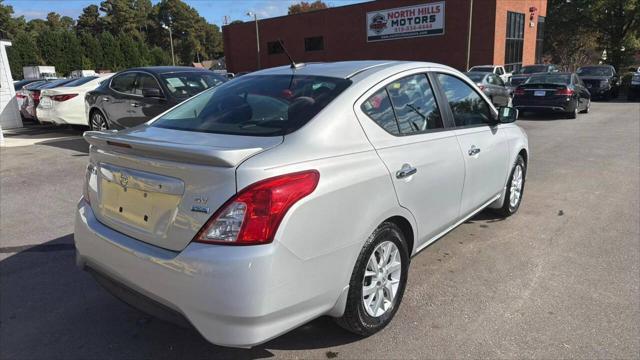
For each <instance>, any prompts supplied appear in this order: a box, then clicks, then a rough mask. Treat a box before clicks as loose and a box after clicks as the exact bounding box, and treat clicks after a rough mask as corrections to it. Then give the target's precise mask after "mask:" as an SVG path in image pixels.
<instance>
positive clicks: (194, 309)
mask: <svg viewBox="0 0 640 360" xmlns="http://www.w3.org/2000/svg"><path fill="white" fill-rule="evenodd" d="M74 238H75V244H76V249H77V264H78V266H79V267H81V268H84V269H91V270H92V271H93V272H95V273H97V274H99V276H100V277H101V278H103V279H106V281H107V282H108V283H112V284H116V285H115V286H116V287H119V288H122V289H125V292H128V293H132V294H134V296H133V297H134V298H143V299H150V300H151V301H150V302H151V303H152V304H156V305H160V306H159V307H160V308H164V309H165V310H168V312H169V313H173V316H174V319H176V316H177V318H184V319H186V321H188V322H189V323H191V324H192V325H193V326H194V327H195V328H196V329H197V330H198V331H199V332H200V333H201V334H202V335H203V336H204V337H205V338H206V339H207V340H209V341H210V342H212V343H215V344H218V345H225V346H235V347H250V346H253V345H257V344H260V343H263V342H265V341H267V340H269V339H271V338H273V337H276V336H278V335H280V334H282V333H284V332H286V331H289V330H290V329H292V328H294V327H297V326H299V325H301V324H303V323H305V322H307V321H309V320H311V319H313V318H316V317H318V316H320V315H323V314H326V313H328V312H330V311H331V310H332V309H334V307H335V305H336V303H337V300H338V298H342V297H343V296H344V294H346V291H347V288H345V289H343V290H339V291H338V292H336V291H334V290H335V289H331V290H332V291H326V292H325V295H324V296H317V295H316V296H309V297H307V298H304V297H301V296H304V294H302V295H301V294H300V291H299V284H300V282H304V281H310V279H304V278H299V279H296V281H293V282H292V281H283V280H282V279H283V278H284V277H285V276H283V275H282V273H283V272H285V271H286V272H287V273H288V275H289V276H290V275H291V271H295V269H296V268H299V267H300V266H301V265H300V262H301V261H302V260H300V259H298V258H297V257H295V256H294V255H292V254H291V253H290V252H289V251H288V250H286V249H285V248H284V247H283V246H279V245H278V244H277V243H275V242H274V243H272V244H267V245H260V246H216V245H208V244H199V243H191V244H189V245H188V246H187V247H186V248H185V249H183V250H182V251H180V252H173V251H169V250H166V249H162V248H159V247H156V246H153V245H150V244H146V243H144V242H141V241H138V240H136V239H133V238H131V237H128V236H126V235H124V234H122V233H119V232H116V231H115V230H112V229H111V228H109V227H107V226H105V225H103V224H102V223H100V222H99V221H98V220H97V219H96V218H95V216H94V214H93V211H92V209H91V206H90V205H89V204H88V203H87V202H86V201H84V200H81V201H80V203H79V204H78V210H77V213H76V221H75V234H74ZM307 266H308V265H307ZM292 269H293V270H292ZM316 271H317V269H316ZM299 277H302V275H300V276H299ZM101 282H102V281H101ZM107 288H109V286H107ZM110 290H111V291H112V292H114V293H116V295H117V296H118V297H120V298H121V299H122V298H123V296H120V295H121V294H118V293H117V291H113V289H110ZM340 291H342V296H341V292H340ZM124 298H125V299H124V300H125V301H127V302H130V303H132V305H133V306H135V307H138V308H143V310H144V306H141V305H140V304H136V303H133V301H131V300H127V296H124ZM130 298H131V297H129V299H130ZM301 299H303V300H301ZM142 303H146V304H148V303H149V301H142ZM157 307H158V306H156V308H157ZM149 312H150V313H152V315H156V316H159V315H157V314H156V313H154V312H153V311H149ZM159 317H160V318H165V319H166V317H164V316H159ZM174 322H179V321H174Z"/></svg>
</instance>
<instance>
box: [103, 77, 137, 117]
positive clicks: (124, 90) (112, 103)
mask: <svg viewBox="0 0 640 360" xmlns="http://www.w3.org/2000/svg"><path fill="white" fill-rule="evenodd" d="M136 78H137V73H136V72H134V71H130V72H124V73H121V74H118V75H115V76H114V77H113V78H112V79H111V82H110V83H109V89H108V91H107V95H106V96H105V95H101V98H102V99H100V101H101V104H102V109H103V110H104V112H105V115H106V116H107V118H108V119H109V120H110V121H111V122H112V123H114V124H115V125H116V126H118V127H127V124H129V123H131V122H132V118H134V117H135V109H132V106H131V101H133V100H135V99H138V98H139V96H137V95H135V94H134V92H135V83H136Z"/></svg>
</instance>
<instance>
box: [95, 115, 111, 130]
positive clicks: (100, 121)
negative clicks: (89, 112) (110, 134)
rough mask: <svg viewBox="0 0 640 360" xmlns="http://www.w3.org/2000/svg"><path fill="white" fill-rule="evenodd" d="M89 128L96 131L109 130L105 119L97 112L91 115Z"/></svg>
mask: <svg viewBox="0 0 640 360" xmlns="http://www.w3.org/2000/svg"><path fill="white" fill-rule="evenodd" d="M91 129H92V130H98V131H105V130H109V126H108V125H107V121H106V119H105V118H104V116H102V114H100V113H99V112H95V113H93V116H92V117H91Z"/></svg>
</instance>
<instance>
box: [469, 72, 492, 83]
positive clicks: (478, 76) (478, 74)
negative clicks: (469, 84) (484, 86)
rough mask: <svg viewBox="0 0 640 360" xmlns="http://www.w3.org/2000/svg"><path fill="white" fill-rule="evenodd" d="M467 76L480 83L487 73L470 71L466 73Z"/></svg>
mask: <svg viewBox="0 0 640 360" xmlns="http://www.w3.org/2000/svg"><path fill="white" fill-rule="evenodd" d="M466 75H467V77H468V78H469V79H471V81H473V82H476V83H480V82H482V81H483V80H484V77H485V76H487V74H486V73H481V72H468V73H466Z"/></svg>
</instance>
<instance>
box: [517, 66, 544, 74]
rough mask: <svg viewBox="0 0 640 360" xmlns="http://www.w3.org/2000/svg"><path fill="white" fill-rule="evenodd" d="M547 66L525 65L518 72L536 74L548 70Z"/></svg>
mask: <svg viewBox="0 0 640 360" xmlns="http://www.w3.org/2000/svg"><path fill="white" fill-rule="evenodd" d="M546 71H547V67H546V66H545V65H538V66H525V67H523V68H521V69H520V70H519V71H518V74H535V73H539V72H546Z"/></svg>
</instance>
